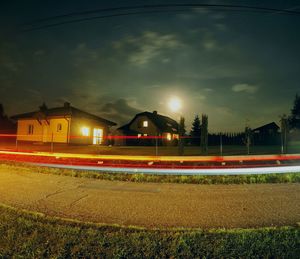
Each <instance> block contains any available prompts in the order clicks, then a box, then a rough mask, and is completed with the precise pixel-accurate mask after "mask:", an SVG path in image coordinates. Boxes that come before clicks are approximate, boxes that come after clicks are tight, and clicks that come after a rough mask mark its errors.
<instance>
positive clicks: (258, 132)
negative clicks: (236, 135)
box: [252, 122, 280, 145]
mask: <svg viewBox="0 0 300 259" xmlns="http://www.w3.org/2000/svg"><path fill="white" fill-rule="evenodd" d="M252 133H253V138H254V144H259V145H264V144H269V145H270V144H274V145H275V144H278V143H279V142H280V134H279V126H278V125H277V124H276V123H275V122H271V123H268V124H265V125H263V126H260V127H258V128H255V129H253V130H252Z"/></svg>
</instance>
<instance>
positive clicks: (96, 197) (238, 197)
mask: <svg viewBox="0 0 300 259" xmlns="http://www.w3.org/2000/svg"><path fill="white" fill-rule="evenodd" d="M32 170H33V169H28V168H23V167H10V166H8V165H0V203H4V204H7V205H11V206H15V207H18V208H23V209H28V210H33V211H38V212H42V213H45V214H46V215H49V216H59V217H65V218H72V219H77V220H82V221H89V222H98V223H109V224H115V223H116V224H120V225H135V226H145V227H200V228H219V227H225V228H245V227H262V226H282V225H294V224H297V222H300V184H252V185H193V184H160V183H133V182H119V181H104V180H96V179H88V178H73V177H69V176H61V175H52V174H41V173H35V172H33V171H32Z"/></svg>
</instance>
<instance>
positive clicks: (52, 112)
mask: <svg viewBox="0 0 300 259" xmlns="http://www.w3.org/2000/svg"><path fill="white" fill-rule="evenodd" d="M56 116H71V117H82V118H86V119H91V120H96V121H98V122H101V123H105V124H108V125H109V126H115V125H117V124H116V123H115V122H112V121H109V120H106V119H103V118H101V117H99V116H96V115H93V114H91V113H88V112H85V111H82V110H79V109H77V108H75V107H73V106H70V105H65V106H63V107H56V108H50V109H42V110H38V111H33V112H28V113H22V114H17V115H14V116H12V117H11V119H13V120H19V119H30V118H37V119H38V118H40V119H43V118H49V117H56Z"/></svg>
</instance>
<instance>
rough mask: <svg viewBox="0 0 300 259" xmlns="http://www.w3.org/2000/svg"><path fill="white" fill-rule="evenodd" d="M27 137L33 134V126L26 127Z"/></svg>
mask: <svg viewBox="0 0 300 259" xmlns="http://www.w3.org/2000/svg"><path fill="white" fill-rule="evenodd" d="M27 133H28V135H32V134H33V125H32V124H29V125H28V131H27Z"/></svg>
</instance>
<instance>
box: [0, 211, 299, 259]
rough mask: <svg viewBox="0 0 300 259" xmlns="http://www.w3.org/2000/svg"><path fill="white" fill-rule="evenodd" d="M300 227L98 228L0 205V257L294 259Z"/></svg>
mask: <svg viewBox="0 0 300 259" xmlns="http://www.w3.org/2000/svg"><path fill="white" fill-rule="evenodd" d="M299 254H300V228H299V226H288V227H279V228H276V227H272V228H259V229H233V230H225V229H215V230H201V229H169V230H168V229H155V230H147V229H142V228H134V227H126V228H125V227H120V226H111V225H97V224H92V223H81V222H75V221H71V220H63V219H59V218H50V217H47V216H45V215H43V214H39V213H31V212H28V211H24V210H18V209H15V208H12V207H8V206H3V205H0V257H4V258H8V257H25V258H48V257H51V258H70V257H74V258H75V257H76V258H77V257H80V258H81V257H84V258H86V257H89V258H90V257H91V258H93V257H97V258H192V257H198V258H298V255H299Z"/></svg>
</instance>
